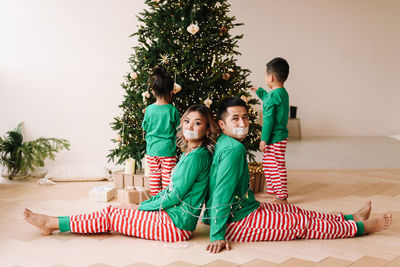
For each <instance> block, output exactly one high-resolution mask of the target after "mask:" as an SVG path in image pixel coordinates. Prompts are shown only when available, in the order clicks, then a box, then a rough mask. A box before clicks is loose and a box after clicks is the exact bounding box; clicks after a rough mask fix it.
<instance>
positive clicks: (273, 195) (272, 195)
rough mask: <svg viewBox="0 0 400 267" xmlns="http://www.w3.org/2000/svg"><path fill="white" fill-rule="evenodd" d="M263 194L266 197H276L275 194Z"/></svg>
mask: <svg viewBox="0 0 400 267" xmlns="http://www.w3.org/2000/svg"><path fill="white" fill-rule="evenodd" d="M265 196H266V197H267V198H276V195H275V194H272V193H268V192H266V193H265Z"/></svg>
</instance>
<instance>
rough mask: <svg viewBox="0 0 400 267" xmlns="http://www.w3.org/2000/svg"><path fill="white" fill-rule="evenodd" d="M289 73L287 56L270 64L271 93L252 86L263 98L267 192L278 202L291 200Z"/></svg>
mask: <svg viewBox="0 0 400 267" xmlns="http://www.w3.org/2000/svg"><path fill="white" fill-rule="evenodd" d="M288 75H289V64H288V63H287V61H286V60H285V59H283V58H279V57H278V58H274V59H273V60H271V61H270V62H268V63H267V71H266V74H265V82H266V84H267V86H268V87H269V88H270V89H271V91H270V92H267V91H265V90H264V89H263V88H261V87H260V88H258V89H257V88H256V87H252V88H250V89H251V90H252V91H254V92H256V94H257V96H258V97H259V98H260V99H261V100H262V101H263V125H262V132H261V141H260V150H261V152H263V169H264V175H265V180H266V183H267V195H268V196H270V197H272V198H275V200H274V202H275V203H287V198H288V191H287V173H286V164H285V152H286V144H287V138H288V129H287V122H288V117H289V95H288V93H287V91H286V89H285V88H284V83H285V81H286V79H287V77H288Z"/></svg>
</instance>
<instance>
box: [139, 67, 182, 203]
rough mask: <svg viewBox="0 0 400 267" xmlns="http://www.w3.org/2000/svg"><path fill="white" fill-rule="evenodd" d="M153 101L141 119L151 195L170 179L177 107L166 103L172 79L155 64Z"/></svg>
mask: <svg viewBox="0 0 400 267" xmlns="http://www.w3.org/2000/svg"><path fill="white" fill-rule="evenodd" d="M149 84H150V87H151V89H152V93H153V95H154V97H155V98H156V102H155V103H154V104H151V105H149V106H148V107H147V108H146V111H145V114H144V119H143V123H142V127H143V130H144V131H145V132H146V155H147V165H148V168H149V175H150V194H151V195H152V196H155V195H156V194H157V193H159V192H160V191H161V190H163V189H165V188H166V187H167V186H168V185H169V182H170V178H171V171H172V169H173V168H174V167H175V165H176V129H177V127H178V126H179V121H180V117H179V113H178V110H177V109H176V108H175V107H174V106H173V105H171V104H170V102H171V99H172V91H173V88H174V80H173V79H172V77H171V76H170V75H169V74H168V72H167V71H166V70H165V69H164V68H163V67H157V68H155V69H154V71H153V73H152V74H151V76H150V78H149Z"/></svg>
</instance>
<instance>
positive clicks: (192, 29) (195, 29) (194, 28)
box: [186, 23, 200, 35]
mask: <svg viewBox="0 0 400 267" xmlns="http://www.w3.org/2000/svg"><path fill="white" fill-rule="evenodd" d="M186 30H187V31H188V32H190V33H191V34H192V35H195V34H196V33H197V32H198V31H199V30H200V28H199V26H197V25H196V24H193V23H192V24H190V25H189V26H188V27H187V28H186Z"/></svg>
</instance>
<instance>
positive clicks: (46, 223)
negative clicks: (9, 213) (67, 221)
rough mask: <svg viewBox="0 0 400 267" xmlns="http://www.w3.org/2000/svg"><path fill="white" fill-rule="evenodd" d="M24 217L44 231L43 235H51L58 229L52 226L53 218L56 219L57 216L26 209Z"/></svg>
mask: <svg viewBox="0 0 400 267" xmlns="http://www.w3.org/2000/svg"><path fill="white" fill-rule="evenodd" d="M24 218H25V220H26V221H27V222H29V223H30V224H32V225H33V226H36V227H37V228H38V229H39V230H40V231H41V232H42V235H51V233H52V232H53V231H54V230H57V229H58V228H54V227H53V228H52V227H51V225H52V220H54V218H56V219H58V218H57V217H50V216H47V215H43V214H38V213H33V212H32V211H31V210H29V209H25V211H24Z"/></svg>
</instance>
